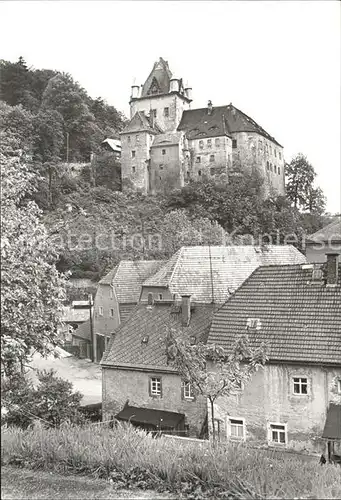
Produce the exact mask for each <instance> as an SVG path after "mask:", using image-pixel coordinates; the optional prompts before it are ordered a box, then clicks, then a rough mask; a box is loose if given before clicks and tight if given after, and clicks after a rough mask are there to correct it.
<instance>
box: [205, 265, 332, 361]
mask: <svg viewBox="0 0 341 500" xmlns="http://www.w3.org/2000/svg"><path fill="white" fill-rule="evenodd" d="M314 269H322V270H325V264H314V265H313V264H311V265H294V266H267V267H265V266H264V267H259V268H258V269H257V270H255V271H254V273H253V274H252V275H251V276H250V277H249V278H248V279H247V280H246V281H245V283H244V284H243V285H242V286H241V287H240V288H239V289H238V290H237V291H236V292H235V293H234V294H233V295H232V297H230V299H229V300H228V301H227V302H226V303H225V304H224V305H223V306H222V307H221V308H220V309H219V311H218V312H217V313H216V315H215V317H214V320H213V322H212V327H211V330H210V334H209V340H208V342H211V343H215V344H218V345H221V346H223V347H226V348H227V349H228V348H229V346H231V345H232V343H233V341H234V340H235V338H236V336H237V335H242V334H245V333H248V335H249V336H250V339H251V341H252V342H253V344H254V345H258V344H259V342H261V341H267V342H268V343H269V347H270V351H269V359H270V361H271V360H273V361H279V362H284V361H286V362H290V361H294V362H304V363H307V362H311V363H313V362H316V363H337V364H341V278H340V277H339V284H338V286H336V287H333V286H326V285H325V284H324V281H323V280H321V279H317V276H316V271H314ZM313 272H314V279H313ZM339 274H340V275H341V266H340V273H339ZM248 319H258V320H259V321H260V329H259V330H255V331H248V330H247V320H248Z"/></svg>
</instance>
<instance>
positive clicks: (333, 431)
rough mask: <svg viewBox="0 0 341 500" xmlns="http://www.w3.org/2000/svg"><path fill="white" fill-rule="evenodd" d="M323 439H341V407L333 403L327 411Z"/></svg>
mask: <svg viewBox="0 0 341 500" xmlns="http://www.w3.org/2000/svg"><path fill="white" fill-rule="evenodd" d="M322 437H323V438H326V439H341V405H336V404H333V403H331V404H330V405H329V408H328V411H327V418H326V424H325V426H324V430H323V434H322Z"/></svg>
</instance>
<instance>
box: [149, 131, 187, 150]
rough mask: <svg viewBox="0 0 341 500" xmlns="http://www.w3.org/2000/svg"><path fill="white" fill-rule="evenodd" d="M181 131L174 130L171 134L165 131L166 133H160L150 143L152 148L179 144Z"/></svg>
mask: <svg viewBox="0 0 341 500" xmlns="http://www.w3.org/2000/svg"><path fill="white" fill-rule="evenodd" d="M181 136H182V133H181V132H174V133H172V134H170V133H166V134H160V135H157V136H156V137H155V139H154V142H153V144H152V148H155V147H162V146H173V145H176V144H179V143H180V141H181Z"/></svg>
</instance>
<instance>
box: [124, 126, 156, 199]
mask: <svg viewBox="0 0 341 500" xmlns="http://www.w3.org/2000/svg"><path fill="white" fill-rule="evenodd" d="M153 139H154V136H153V135H151V134H149V133H147V132H139V133H132V134H123V135H122V136H121V143H122V156H121V164H122V166H121V171H122V188H123V190H124V189H126V188H127V187H133V188H134V189H136V190H140V191H141V192H142V193H144V194H147V192H148V189H149V173H148V163H149V159H150V147H151V144H152V142H153Z"/></svg>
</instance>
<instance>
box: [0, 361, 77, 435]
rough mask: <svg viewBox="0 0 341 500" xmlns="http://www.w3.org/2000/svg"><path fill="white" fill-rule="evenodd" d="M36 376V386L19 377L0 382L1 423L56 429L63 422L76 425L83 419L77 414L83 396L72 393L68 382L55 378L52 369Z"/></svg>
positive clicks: (17, 375)
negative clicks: (0, 395) (38, 422)
mask: <svg viewBox="0 0 341 500" xmlns="http://www.w3.org/2000/svg"><path fill="white" fill-rule="evenodd" d="M37 376H38V384H37V386H36V387H34V386H33V384H32V382H31V381H30V380H29V379H28V378H27V376H26V375H25V376H24V375H21V374H16V375H15V376H14V377H12V378H11V379H9V380H8V379H7V380H3V381H2V386H1V392H2V398H1V405H2V409H3V410H5V411H4V413H5V415H4V418H3V422H4V423H5V422H6V423H7V424H8V425H17V426H20V427H23V428H26V427H28V426H29V425H30V424H32V423H33V422H34V420H39V421H40V422H43V423H44V424H51V425H53V426H56V427H59V426H60V425H61V424H62V423H63V422H71V423H78V422H79V421H81V420H82V419H83V418H82V415H81V414H80V412H79V407H80V402H81V399H82V397H83V396H82V394H81V393H80V392H78V391H77V392H73V385H72V383H71V382H69V381H68V380H64V379H62V378H60V377H57V376H56V374H55V372H54V371H53V370H49V371H47V370H43V371H38V372H37Z"/></svg>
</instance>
